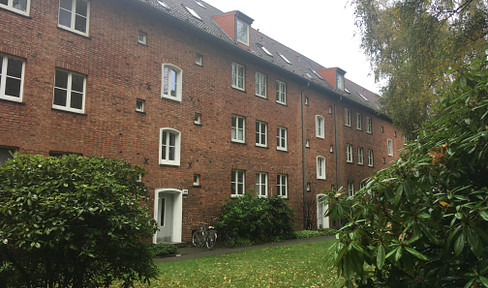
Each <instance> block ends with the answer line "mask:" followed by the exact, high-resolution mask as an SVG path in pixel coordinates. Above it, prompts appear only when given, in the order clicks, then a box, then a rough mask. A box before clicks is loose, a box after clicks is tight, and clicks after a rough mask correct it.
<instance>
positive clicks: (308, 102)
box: [305, 96, 310, 106]
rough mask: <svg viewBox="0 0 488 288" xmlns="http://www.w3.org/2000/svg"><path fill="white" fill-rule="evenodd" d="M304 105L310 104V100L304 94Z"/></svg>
mask: <svg viewBox="0 0 488 288" xmlns="http://www.w3.org/2000/svg"><path fill="white" fill-rule="evenodd" d="M305 105H307V106H309V105H310V101H309V99H308V96H305Z"/></svg>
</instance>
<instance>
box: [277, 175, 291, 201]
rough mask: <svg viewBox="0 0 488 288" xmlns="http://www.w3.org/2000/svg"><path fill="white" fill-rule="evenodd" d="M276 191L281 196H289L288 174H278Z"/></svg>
mask: <svg viewBox="0 0 488 288" xmlns="http://www.w3.org/2000/svg"><path fill="white" fill-rule="evenodd" d="M276 191H277V192H278V196H279V197H283V198H288V175H285V174H278V177H277V179H276Z"/></svg>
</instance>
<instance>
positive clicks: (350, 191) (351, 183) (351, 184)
mask: <svg viewBox="0 0 488 288" xmlns="http://www.w3.org/2000/svg"><path fill="white" fill-rule="evenodd" d="M347 195H348V196H354V181H347Z"/></svg>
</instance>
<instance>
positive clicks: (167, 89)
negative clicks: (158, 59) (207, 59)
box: [161, 63, 183, 102]
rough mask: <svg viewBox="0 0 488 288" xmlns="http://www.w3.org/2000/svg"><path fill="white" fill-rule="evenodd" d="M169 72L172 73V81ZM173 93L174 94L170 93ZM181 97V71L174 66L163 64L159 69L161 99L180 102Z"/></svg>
mask: <svg viewBox="0 0 488 288" xmlns="http://www.w3.org/2000/svg"><path fill="white" fill-rule="evenodd" d="M166 69H168V75H166V72H165V71H166ZM171 72H174V75H175V79H172V78H173V77H171ZM173 87H174V89H173ZM173 91H174V93H172V92H173ZM172 94H174V95H172ZM182 97H183V70H182V69H181V68H180V67H178V66H176V65H173V64H170V63H163V64H162V69H161V98H164V99H168V100H172V101H176V102H181V100H182Z"/></svg>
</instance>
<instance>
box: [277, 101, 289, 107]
mask: <svg viewBox="0 0 488 288" xmlns="http://www.w3.org/2000/svg"><path fill="white" fill-rule="evenodd" d="M276 104H280V105H282V106H285V107H288V105H287V104H286V103H283V102H278V101H276Z"/></svg>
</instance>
